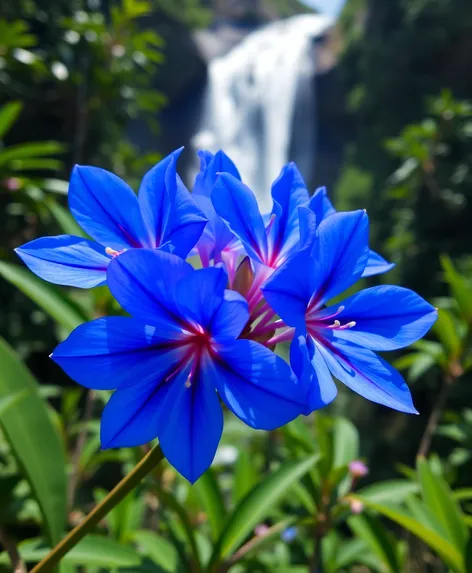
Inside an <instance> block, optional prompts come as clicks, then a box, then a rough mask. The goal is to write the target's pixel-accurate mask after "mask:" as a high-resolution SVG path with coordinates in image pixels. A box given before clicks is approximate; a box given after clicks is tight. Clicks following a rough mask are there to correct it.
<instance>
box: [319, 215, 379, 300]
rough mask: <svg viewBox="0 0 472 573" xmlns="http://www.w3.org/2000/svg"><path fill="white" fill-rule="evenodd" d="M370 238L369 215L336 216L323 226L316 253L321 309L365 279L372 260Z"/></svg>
mask: <svg viewBox="0 0 472 573" xmlns="http://www.w3.org/2000/svg"><path fill="white" fill-rule="evenodd" d="M368 236H369V219H368V217H367V214H366V213H365V211H352V212H347V213H335V214H334V215H330V216H329V217H327V218H326V219H324V220H323V221H322V222H321V223H320V225H319V227H318V235H317V237H316V239H315V243H314V245H313V250H312V257H313V261H314V265H315V267H316V269H315V274H316V277H317V279H316V282H317V286H316V291H315V292H314V296H313V298H314V300H315V301H316V303H317V304H318V305H321V304H323V303H325V302H326V301H328V300H329V299H331V298H333V297H335V296H337V295H338V294H340V293H342V292H343V291H344V290H346V289H348V288H349V287H350V286H352V285H353V284H355V283H356V282H357V281H358V280H359V279H360V278H361V276H362V273H363V272H364V268H365V265H366V264H367V258H368V256H369V248H368Z"/></svg>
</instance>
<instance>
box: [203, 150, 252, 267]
mask: <svg viewBox="0 0 472 573" xmlns="http://www.w3.org/2000/svg"><path fill="white" fill-rule="evenodd" d="M198 154H199V156H200V172H199V173H198V175H197V177H196V178H195V185H194V188H193V193H192V196H193V198H194V199H195V201H196V203H197V205H198V206H199V208H200V209H201V210H202V212H203V213H204V215H205V217H206V218H207V219H208V225H207V226H206V227H205V231H204V233H203V235H202V237H201V240H200V241H199V245H198V248H199V251H201V250H202V249H204V250H205V252H206V256H207V257H208V258H214V257H215V256H216V257H218V255H219V254H220V253H221V251H222V250H223V249H224V248H225V247H226V245H228V243H229V242H230V241H231V240H232V239H233V237H234V235H233V233H232V232H231V231H230V229H229V228H228V226H227V225H226V223H225V222H224V221H223V219H222V218H221V217H220V216H219V215H217V213H216V211H215V208H214V207H213V203H212V201H211V192H212V190H213V186H214V184H215V182H216V178H217V174H218V173H229V174H231V175H233V176H234V177H236V179H239V180H240V179H241V177H240V175H239V172H238V170H237V169H236V166H235V165H234V163H233V162H232V161H231V159H230V158H229V157H228V156H227V155H226V154H225V153H223V151H218V152H217V153H216V154H215V155H211V154H210V153H209V152H204V151H199V152H198Z"/></svg>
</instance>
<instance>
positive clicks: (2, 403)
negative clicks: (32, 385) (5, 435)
mask: <svg viewBox="0 0 472 573" xmlns="http://www.w3.org/2000/svg"><path fill="white" fill-rule="evenodd" d="M27 394H28V391H27V390H23V391H22V392H15V393H12V394H10V395H9V396H2V395H0V418H1V417H2V415H3V414H4V413H5V412H6V411H7V410H8V409H9V408H11V406H13V405H14V404H16V403H17V402H18V401H19V400H21V399H22V398H24V397H25V396H26V395H27Z"/></svg>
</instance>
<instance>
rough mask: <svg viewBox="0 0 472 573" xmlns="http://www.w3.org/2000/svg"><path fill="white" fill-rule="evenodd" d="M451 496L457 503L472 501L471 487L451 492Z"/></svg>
mask: <svg viewBox="0 0 472 573" xmlns="http://www.w3.org/2000/svg"><path fill="white" fill-rule="evenodd" d="M453 496H454V499H456V500H457V501H469V500H471V499H472V487H464V488H460V489H456V491H454V492H453Z"/></svg>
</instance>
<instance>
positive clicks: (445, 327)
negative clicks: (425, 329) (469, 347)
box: [433, 308, 461, 358]
mask: <svg viewBox="0 0 472 573" xmlns="http://www.w3.org/2000/svg"><path fill="white" fill-rule="evenodd" d="M433 330H434V332H435V334H436V336H437V337H438V338H439V340H440V341H441V343H442V344H443V346H444V348H445V349H446V351H447V353H448V356H449V357H450V358H457V356H459V354H460V352H461V339H460V338H459V335H458V334H457V328H456V325H455V324H454V320H453V318H452V315H451V313H450V312H449V311H447V310H445V309H444V308H440V309H439V311H438V319H437V320H436V322H435V323H434V325H433Z"/></svg>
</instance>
